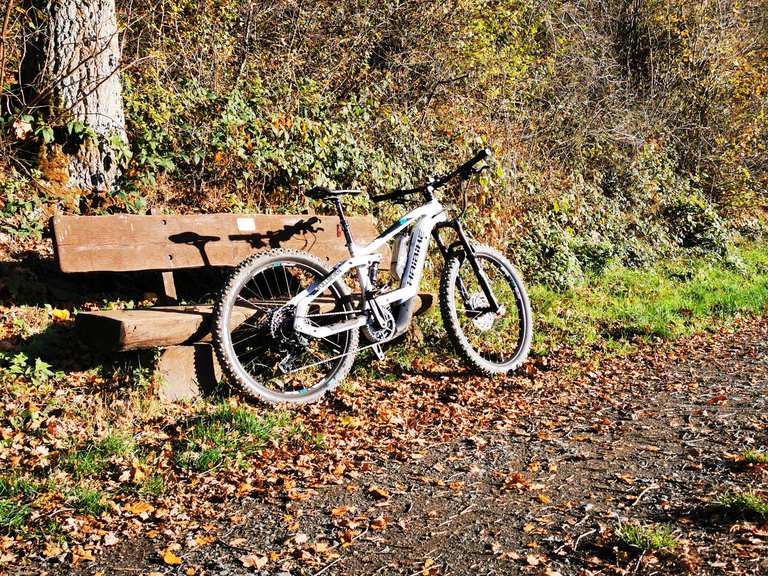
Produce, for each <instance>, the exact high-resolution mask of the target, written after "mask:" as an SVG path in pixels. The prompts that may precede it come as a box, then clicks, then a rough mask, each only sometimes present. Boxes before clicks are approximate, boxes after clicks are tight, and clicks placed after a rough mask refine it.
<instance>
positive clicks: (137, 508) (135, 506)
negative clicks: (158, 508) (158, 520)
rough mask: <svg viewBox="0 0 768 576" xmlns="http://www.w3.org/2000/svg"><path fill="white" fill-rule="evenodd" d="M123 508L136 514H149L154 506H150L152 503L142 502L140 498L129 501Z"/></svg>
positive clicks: (153, 509)
mask: <svg viewBox="0 0 768 576" xmlns="http://www.w3.org/2000/svg"><path fill="white" fill-rule="evenodd" d="M125 509H126V510H127V511H128V512H130V513H131V514H134V515H136V516H140V515H142V514H150V513H152V512H154V511H155V507H154V506H152V504H149V503H148V502H142V501H141V500H139V501H137V502H131V503H130V504H128V505H127V506H126V507H125Z"/></svg>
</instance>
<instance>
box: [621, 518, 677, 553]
mask: <svg viewBox="0 0 768 576" xmlns="http://www.w3.org/2000/svg"><path fill="white" fill-rule="evenodd" d="M614 533H615V534H616V538H618V540H619V542H621V543H622V544H623V545H624V546H627V547H629V548H637V549H639V550H644V551H648V552H650V551H659V550H674V549H675V548H677V547H678V546H680V541H679V540H678V539H677V538H675V537H674V536H673V535H672V529H671V528H670V527H669V526H641V525H640V524H620V525H619V526H617V527H616V529H615V531H614Z"/></svg>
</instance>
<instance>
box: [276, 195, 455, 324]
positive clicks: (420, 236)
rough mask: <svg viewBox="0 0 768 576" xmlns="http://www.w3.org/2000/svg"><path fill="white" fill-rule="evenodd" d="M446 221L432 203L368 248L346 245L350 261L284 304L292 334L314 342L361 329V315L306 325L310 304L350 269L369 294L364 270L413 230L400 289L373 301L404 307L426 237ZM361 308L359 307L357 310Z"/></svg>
mask: <svg viewBox="0 0 768 576" xmlns="http://www.w3.org/2000/svg"><path fill="white" fill-rule="evenodd" d="M446 219H447V218H446V215H445V208H444V207H443V206H442V204H440V203H439V202H438V201H437V200H432V201H430V202H429V203H427V204H425V205H423V206H420V207H419V208H417V209H415V210H413V211H411V212H409V213H408V214H406V215H405V216H403V217H402V218H400V220H398V221H397V222H396V223H395V224H393V225H392V226H390V227H389V228H388V229H387V230H385V231H384V232H382V233H381V235H379V236H378V237H377V238H376V239H375V240H373V241H372V242H371V243H370V244H368V245H366V246H358V245H356V244H355V243H354V242H352V243H351V244H350V245H349V251H350V254H351V257H350V258H348V259H347V260H343V261H341V262H339V263H338V264H336V265H335V266H334V267H333V268H332V269H331V271H330V272H329V273H328V275H327V276H326V277H325V278H323V279H322V280H319V281H317V282H314V283H312V284H311V285H310V286H308V287H307V288H306V289H305V290H303V291H302V292H299V293H298V294H297V295H296V296H294V297H293V298H292V299H291V300H289V301H288V302H286V304H285V305H286V306H295V307H296V314H295V317H294V322H293V328H294V330H296V331H297V332H300V333H302V334H307V335H309V336H314V337H315V338H327V337H328V336H331V335H333V334H338V333H340V332H344V331H346V330H352V329H354V328H361V327H363V326H365V324H366V323H367V322H368V317H367V315H366V314H362V313H361V314H360V315H359V316H358V317H356V318H352V319H349V320H344V321H341V322H335V323H333V324H328V325H325V326H317V325H314V324H312V323H310V322H308V321H307V314H308V312H309V308H310V305H311V304H312V302H313V301H314V300H315V299H316V298H317V297H318V296H320V294H322V293H323V291H324V290H325V289H326V288H328V287H329V286H331V285H332V284H334V283H335V282H337V281H338V280H340V279H341V278H342V277H343V276H344V275H345V274H346V273H347V272H349V271H350V270H352V269H353V268H356V269H357V277H358V280H359V282H360V286H361V289H362V290H363V292H367V291H369V290H370V289H371V288H372V286H371V283H370V279H369V275H368V270H369V267H370V266H371V265H373V264H374V263H376V262H380V261H381V254H380V253H379V250H380V249H381V247H382V246H384V245H385V244H386V243H387V242H389V241H390V240H392V239H393V238H394V237H395V236H397V235H398V234H399V233H400V232H402V231H403V230H404V229H405V228H407V227H408V226H413V231H412V232H411V235H410V243H409V246H408V259H407V261H406V264H405V269H404V270H403V274H402V277H401V279H400V286H399V287H398V288H396V289H394V290H391V291H389V292H385V293H383V294H380V295H378V296H376V297H375V298H374V300H375V301H376V303H377V304H379V305H391V304H398V303H407V302H408V301H409V300H411V299H413V298H415V297H416V294H417V293H418V290H419V283H420V282H421V275H422V272H423V271H424V264H425V262H426V259H427V251H428V250H427V249H428V246H429V240H430V235H431V233H432V230H433V229H434V227H435V226H436V225H437V224H438V223H440V222H445V221H446ZM365 304H367V303H365ZM362 306H363V304H361V307H362ZM404 306H406V304H404ZM360 312H362V310H360ZM408 321H410V318H408Z"/></svg>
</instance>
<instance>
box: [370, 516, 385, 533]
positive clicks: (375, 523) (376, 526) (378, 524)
mask: <svg viewBox="0 0 768 576" xmlns="http://www.w3.org/2000/svg"><path fill="white" fill-rule="evenodd" d="M370 526H371V530H383V529H384V528H386V527H387V519H386V518H384V516H379V517H377V518H374V519H373V520H371V524H370Z"/></svg>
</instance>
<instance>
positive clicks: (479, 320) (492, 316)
mask: <svg viewBox="0 0 768 576" xmlns="http://www.w3.org/2000/svg"><path fill="white" fill-rule="evenodd" d="M489 308H490V306H489V305H488V299H487V298H486V297H485V294H483V293H482V292H475V293H474V294H472V296H470V298H469V301H468V302H467V316H469V317H470V318H471V319H472V323H473V324H474V325H475V326H477V328H478V330H480V331H481V332H487V331H488V330H490V329H491V327H492V326H493V322H494V320H496V318H500V317H501V316H503V315H504V314H506V307H504V306H502V307H501V308H499V311H498V312H493V311H492V310H489Z"/></svg>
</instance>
